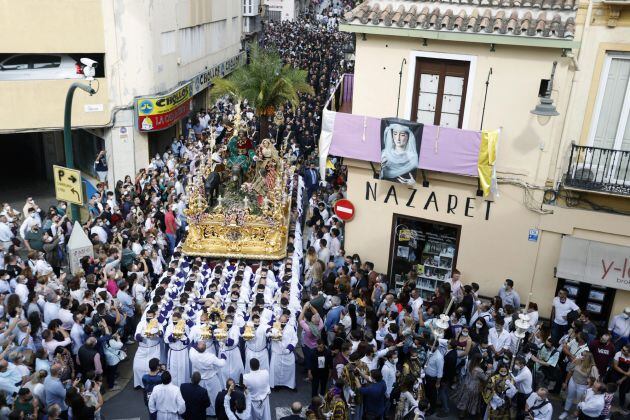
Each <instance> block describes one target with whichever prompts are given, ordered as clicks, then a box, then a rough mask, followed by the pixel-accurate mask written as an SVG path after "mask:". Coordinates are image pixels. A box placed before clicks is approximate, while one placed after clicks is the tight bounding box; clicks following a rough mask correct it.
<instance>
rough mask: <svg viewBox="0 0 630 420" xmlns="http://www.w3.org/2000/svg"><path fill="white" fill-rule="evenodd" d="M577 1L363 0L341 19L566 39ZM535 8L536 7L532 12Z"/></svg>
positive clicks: (570, 34) (571, 34)
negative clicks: (396, 0)
mask: <svg viewBox="0 0 630 420" xmlns="http://www.w3.org/2000/svg"><path fill="white" fill-rule="evenodd" d="M394 7H396V9H395V10H394ZM577 7H578V2H576V1H575V0H420V1H413V2H412V1H402V2H396V4H394V3H392V2H391V1H390V0H364V2H363V3H361V4H360V5H358V6H357V7H355V8H354V9H353V10H351V11H349V12H347V13H346V14H345V15H344V19H345V20H346V21H347V22H350V23H352V24H359V23H360V24H362V25H383V26H393V25H394V24H395V25H396V26H397V27H401V28H402V27H405V26H406V27H408V28H411V29H414V28H418V29H424V30H436V31H439V30H445V31H455V30H457V31H460V32H464V33H488V34H500V35H507V36H540V37H544V38H559V39H571V38H573V37H574V36H575V15H576V11H577ZM536 9H537V10H539V11H540V12H539V13H538V15H537V17H536V18H533V17H532V11H533V10H536ZM546 11H549V13H550V15H549V16H548V15H547V13H546ZM552 11H553V15H551V13H552Z"/></svg>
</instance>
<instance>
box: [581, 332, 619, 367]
mask: <svg viewBox="0 0 630 420" xmlns="http://www.w3.org/2000/svg"><path fill="white" fill-rule="evenodd" d="M588 347H589V350H590V351H591V353H593V358H594V359H595V366H597V370H599V373H600V375H601V376H606V374H607V373H608V368H609V367H610V366H611V365H612V360H613V358H614V357H615V345H614V344H613V343H612V340H611V339H610V333H609V332H608V331H605V332H604V333H602V334H601V335H600V337H599V338H596V339H595V340H593V341H591V342H590V344H589V346H588Z"/></svg>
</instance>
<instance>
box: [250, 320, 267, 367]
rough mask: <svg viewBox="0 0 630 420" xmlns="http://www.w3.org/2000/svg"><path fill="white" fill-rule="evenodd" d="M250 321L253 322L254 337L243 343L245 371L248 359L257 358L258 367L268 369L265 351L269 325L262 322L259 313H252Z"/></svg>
mask: <svg viewBox="0 0 630 420" xmlns="http://www.w3.org/2000/svg"><path fill="white" fill-rule="evenodd" d="M252 323H253V324H254V338H253V339H251V340H249V341H247V342H246V343H245V366H246V372H247V373H249V366H250V363H249V361H250V360H252V359H258V362H259V364H260V368H261V369H264V370H267V371H268V370H269V353H268V352H267V334H268V332H269V330H271V327H269V325H267V324H265V323H262V322H261V320H260V315H258V314H254V315H252Z"/></svg>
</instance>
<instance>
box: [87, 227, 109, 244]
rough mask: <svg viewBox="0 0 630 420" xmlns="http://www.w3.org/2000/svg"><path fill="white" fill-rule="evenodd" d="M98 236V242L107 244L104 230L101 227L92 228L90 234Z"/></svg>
mask: <svg viewBox="0 0 630 420" xmlns="http://www.w3.org/2000/svg"><path fill="white" fill-rule="evenodd" d="M95 233H96V235H97V236H98V240H99V241H101V242H102V243H107V232H105V229H103V228H102V227H101V226H98V225H96V226H92V229H90V234H95Z"/></svg>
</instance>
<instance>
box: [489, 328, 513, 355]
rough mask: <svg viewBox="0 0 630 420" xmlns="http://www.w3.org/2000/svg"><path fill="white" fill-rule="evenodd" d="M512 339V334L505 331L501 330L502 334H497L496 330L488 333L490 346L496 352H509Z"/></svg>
mask: <svg viewBox="0 0 630 420" xmlns="http://www.w3.org/2000/svg"><path fill="white" fill-rule="evenodd" d="M511 342H512V339H511V337H510V333H509V332H507V331H506V330H505V328H504V329H503V330H501V334H500V335H499V334H498V333H497V329H496V328H490V331H488V344H490V345H491V346H492V347H494V350H495V351H501V350H508V349H509V348H510V344H511Z"/></svg>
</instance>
